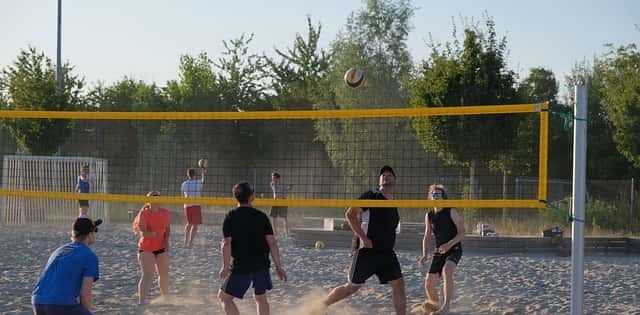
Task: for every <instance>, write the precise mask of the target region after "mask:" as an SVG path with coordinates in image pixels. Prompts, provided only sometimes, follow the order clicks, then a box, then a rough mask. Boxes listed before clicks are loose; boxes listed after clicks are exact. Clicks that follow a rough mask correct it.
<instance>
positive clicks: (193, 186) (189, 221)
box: [181, 160, 207, 247]
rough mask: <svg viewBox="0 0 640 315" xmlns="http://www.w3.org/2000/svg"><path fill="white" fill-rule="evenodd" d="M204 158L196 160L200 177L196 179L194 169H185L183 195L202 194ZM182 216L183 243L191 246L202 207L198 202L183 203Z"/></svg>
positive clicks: (204, 170) (197, 196)
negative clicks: (183, 218)
mask: <svg viewBox="0 0 640 315" xmlns="http://www.w3.org/2000/svg"><path fill="white" fill-rule="evenodd" d="M206 166H207V165H206V162H205V160H200V161H198V167H199V168H200V179H196V178H195V177H196V170H195V169H193V168H190V169H187V180H185V181H184V182H183V183H182V186H181V190H182V194H183V196H184V197H191V198H199V197H201V196H202V187H203V186H204V175H205V174H206V173H207V169H206ZM184 217H185V221H186V224H185V226H184V245H185V246H187V247H191V245H193V240H194V239H195V237H196V234H197V233H198V225H200V224H202V208H201V207H200V205H199V204H185V205H184Z"/></svg>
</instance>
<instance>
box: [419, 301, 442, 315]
mask: <svg viewBox="0 0 640 315" xmlns="http://www.w3.org/2000/svg"><path fill="white" fill-rule="evenodd" d="M421 309H422V311H423V312H424V313H425V314H431V313H432V312H435V311H436V310H438V304H436V303H435V302H433V301H425V302H424V303H422V305H421Z"/></svg>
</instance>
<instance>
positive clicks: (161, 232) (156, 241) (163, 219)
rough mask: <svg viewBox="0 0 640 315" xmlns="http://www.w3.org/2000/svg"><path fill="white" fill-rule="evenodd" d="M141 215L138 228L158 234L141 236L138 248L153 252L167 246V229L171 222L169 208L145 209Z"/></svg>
mask: <svg viewBox="0 0 640 315" xmlns="http://www.w3.org/2000/svg"><path fill="white" fill-rule="evenodd" d="M139 215H140V220H139V221H138V228H139V229H140V230H143V231H147V232H157V236H156V237H144V236H142V237H140V240H138V249H139V250H142V251H147V252H152V251H156V250H159V249H163V248H165V247H166V241H167V240H166V235H167V229H168V228H169V223H170V215H169V210H167V209H165V208H158V211H157V212H154V211H151V210H150V209H143V210H141V211H140V213H139Z"/></svg>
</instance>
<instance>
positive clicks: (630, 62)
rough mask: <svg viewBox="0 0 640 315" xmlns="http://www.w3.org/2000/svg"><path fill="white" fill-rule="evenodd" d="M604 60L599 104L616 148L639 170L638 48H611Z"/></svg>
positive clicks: (632, 46) (639, 90)
mask: <svg viewBox="0 0 640 315" xmlns="http://www.w3.org/2000/svg"><path fill="white" fill-rule="evenodd" d="M611 50H612V51H611V52H610V53H609V54H608V56H606V58H605V59H604V61H603V73H602V76H603V84H602V94H603V98H602V105H603V107H604V110H605V112H606V113H607V117H608V119H609V121H610V122H611V125H612V127H613V140H614V142H615V144H616V147H617V149H618V151H619V152H620V153H621V154H622V155H623V156H624V157H625V158H626V159H627V161H629V162H630V163H631V164H633V166H634V167H635V168H636V169H640V51H638V49H637V47H636V45H634V44H632V45H628V46H624V47H619V48H618V49H613V48H611Z"/></svg>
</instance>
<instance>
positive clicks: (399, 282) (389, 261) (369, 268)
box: [311, 165, 407, 315]
mask: <svg viewBox="0 0 640 315" xmlns="http://www.w3.org/2000/svg"><path fill="white" fill-rule="evenodd" d="M395 180H396V174H395V173H394V172H393V169H392V168H391V167H390V166H387V165H385V166H383V167H382V168H381V169H380V178H379V188H378V189H373V190H370V191H367V192H365V193H364V194H362V196H360V199H373V200H389V199H393V187H394V186H395ZM345 216H346V218H347V222H348V223H349V226H350V227H351V230H352V231H353V233H354V234H355V235H356V236H357V237H358V242H356V249H355V250H354V254H353V260H352V262H351V267H350V268H349V269H350V270H349V279H348V282H347V283H346V284H344V285H341V286H338V287H336V288H334V289H333V290H331V292H330V293H329V295H328V296H327V297H326V298H325V299H324V300H323V301H322V305H320V309H314V310H312V312H311V313H312V314H316V313H318V314H324V309H325V308H326V307H328V306H329V305H331V304H333V303H336V302H338V301H340V300H342V299H344V298H346V297H348V296H349V295H351V294H353V293H355V292H356V291H358V289H359V288H360V287H361V286H362V285H363V284H364V283H365V281H366V280H367V279H368V278H370V277H371V276H373V275H376V276H377V277H378V280H379V281H380V283H381V284H389V286H390V287H391V291H392V294H391V296H392V300H393V306H394V309H395V312H396V314H398V315H404V314H406V304H407V302H406V296H405V290H404V280H403V279H402V271H401V270H400V263H399V262H398V258H397V257H396V253H395V252H394V250H393V247H394V246H395V240H396V227H397V226H398V222H399V221H400V216H399V215H398V208H395V207H393V208H390V207H376V208H374V207H362V208H360V207H350V208H349V209H347V212H346V214H345ZM313 308H316V307H313Z"/></svg>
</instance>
